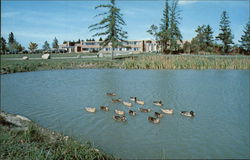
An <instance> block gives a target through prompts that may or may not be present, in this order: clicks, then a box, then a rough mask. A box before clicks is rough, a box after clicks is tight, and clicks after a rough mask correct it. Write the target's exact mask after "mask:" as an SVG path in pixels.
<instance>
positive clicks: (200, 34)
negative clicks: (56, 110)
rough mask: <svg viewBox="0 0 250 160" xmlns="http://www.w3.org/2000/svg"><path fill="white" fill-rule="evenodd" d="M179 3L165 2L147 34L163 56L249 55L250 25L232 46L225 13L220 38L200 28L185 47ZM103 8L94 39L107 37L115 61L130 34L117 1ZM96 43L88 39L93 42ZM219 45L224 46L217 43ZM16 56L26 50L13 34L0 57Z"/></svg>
mask: <svg viewBox="0 0 250 160" xmlns="http://www.w3.org/2000/svg"><path fill="white" fill-rule="evenodd" d="M178 1H179V0H166V1H165V7H164V10H163V17H162V19H161V23H160V25H159V26H157V25H154V24H153V25H151V26H150V28H149V30H148V31H147V32H148V33H149V34H150V35H152V36H153V37H154V39H155V40H156V42H157V48H158V49H160V50H161V53H163V54H176V53H193V54H200V53H206V52H209V53H218V54H229V53H233V52H234V53H241V54H248V55H250V21H249V22H248V23H247V24H246V26H245V28H244V30H243V32H244V34H243V35H242V36H241V39H240V40H239V43H240V45H239V46H238V45H235V44H234V42H233V38H234V36H233V34H232V31H231V28H230V23H231V22H230V19H229V16H228V14H227V12H226V11H223V12H222V14H221V20H220V25H219V27H220V33H219V34H218V35H217V36H215V37H214V36H213V29H212V28H211V26H210V25H209V24H208V25H201V26H198V27H197V29H196V30H195V32H196V33H197V34H196V36H195V37H194V38H193V39H192V40H191V41H190V42H189V41H186V42H184V44H183V45H181V44H182V43H183V40H182V34H181V32H180V29H179V24H180V21H181V16H180V10H179V8H178ZM99 8H104V9H107V11H106V12H103V13H100V14H97V15H96V17H99V16H102V17H103V19H101V20H100V22H98V23H96V24H93V25H90V26H89V29H90V31H97V32H96V33H95V34H94V35H93V37H96V36H98V37H100V36H104V37H105V38H104V39H103V40H102V42H101V43H100V45H101V46H102V48H104V47H105V46H107V45H108V44H111V48H112V49H111V51H112V58H113V53H114V49H115V48H117V47H118V46H120V47H124V44H126V43H127V40H126V39H127V34H128V33H127V32H126V31H124V30H123V26H125V25H126V23H125V21H124V20H123V18H122V17H123V15H122V14H121V13H120V11H121V9H120V8H118V7H117V6H116V2H115V0H110V3H109V4H102V5H98V6H96V7H95V9H99ZM91 40H94V39H88V41H91ZM217 41H219V42H221V43H217ZM37 46H38V45H37V44H36V43H32V42H31V43H30V44H29V50H30V51H31V52H32V51H34V50H35V49H37ZM52 47H53V48H56V49H58V48H59V46H58V41H57V39H56V38H55V39H54V41H53V44H52ZM43 49H45V50H46V49H50V46H49V43H48V42H47V41H45V43H44V45H43ZM7 50H8V51H9V52H13V51H20V50H23V47H22V46H21V45H20V44H19V43H18V42H16V41H15V39H14V35H13V33H12V32H11V33H10V35H9V41H8V44H6V41H5V39H4V38H3V37H2V38H1V53H5V51H7Z"/></svg>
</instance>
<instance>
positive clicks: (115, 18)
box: [89, 0, 127, 59]
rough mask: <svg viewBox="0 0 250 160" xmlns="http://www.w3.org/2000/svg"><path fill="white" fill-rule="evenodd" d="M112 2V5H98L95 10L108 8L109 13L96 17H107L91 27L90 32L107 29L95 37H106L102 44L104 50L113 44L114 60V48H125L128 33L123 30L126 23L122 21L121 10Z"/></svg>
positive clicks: (112, 0) (113, 0)
mask: <svg viewBox="0 0 250 160" xmlns="http://www.w3.org/2000/svg"><path fill="white" fill-rule="evenodd" d="M110 2H111V4H107V5H98V6H96V7H95V9H97V8H107V9H108V12H104V13H101V14H98V15H96V16H105V17H104V18H103V19H102V20H101V21H100V22H99V23H96V24H93V25H91V26H89V28H90V31H93V30H104V29H105V30H104V31H103V32H99V33H96V34H94V35H93V36H94V37H95V36H106V38H105V39H104V41H102V42H101V43H100V45H101V46H102V48H103V47H105V46H107V45H108V44H109V43H111V47H112V59H113V55H114V48H117V47H118V46H123V42H127V41H126V40H125V39H126V38H127V32H125V31H123V30H122V26H123V25H126V23H125V22H124V20H123V19H122V14H121V13H120V9H119V8H118V7H116V4H115V0H110Z"/></svg>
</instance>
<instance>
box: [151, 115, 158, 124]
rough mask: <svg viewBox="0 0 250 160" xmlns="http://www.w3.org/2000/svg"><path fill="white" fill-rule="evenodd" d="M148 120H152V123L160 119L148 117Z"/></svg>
mask: <svg viewBox="0 0 250 160" xmlns="http://www.w3.org/2000/svg"><path fill="white" fill-rule="evenodd" d="M148 121H149V122H152V123H160V119H159V118H154V117H150V116H149V117H148Z"/></svg>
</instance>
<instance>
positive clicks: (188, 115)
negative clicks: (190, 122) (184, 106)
mask: <svg viewBox="0 0 250 160" xmlns="http://www.w3.org/2000/svg"><path fill="white" fill-rule="evenodd" d="M181 115H183V116H187V117H194V116H195V113H194V112H193V111H181Z"/></svg>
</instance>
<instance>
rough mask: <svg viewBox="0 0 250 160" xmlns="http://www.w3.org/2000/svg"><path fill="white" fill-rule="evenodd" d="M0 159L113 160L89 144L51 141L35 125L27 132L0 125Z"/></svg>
mask: <svg viewBox="0 0 250 160" xmlns="http://www.w3.org/2000/svg"><path fill="white" fill-rule="evenodd" d="M0 159H5V160H8V159H27V160H30V159H49V160H50V159H51V160H52V159H53V160H55V159H86V160H87V159H91V160H92V159H115V158H114V157H112V156H110V155H107V154H105V153H103V152H101V151H98V150H96V149H94V148H93V147H92V146H91V144H90V143H86V144H82V143H79V142H77V141H75V140H73V139H71V138H69V139H65V137H64V136H59V137H57V139H54V140H52V139H51V137H50V136H49V134H45V133H43V131H41V129H40V128H39V127H37V126H36V125H30V126H29V128H28V130H27V131H23V130H13V129H10V128H8V127H3V126H2V125H0Z"/></svg>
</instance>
